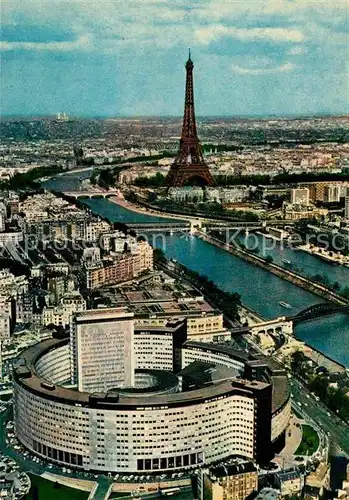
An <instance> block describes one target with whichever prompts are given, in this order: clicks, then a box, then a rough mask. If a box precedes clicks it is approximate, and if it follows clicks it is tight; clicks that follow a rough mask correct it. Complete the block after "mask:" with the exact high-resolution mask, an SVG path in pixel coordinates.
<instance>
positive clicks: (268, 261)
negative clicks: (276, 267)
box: [265, 255, 274, 264]
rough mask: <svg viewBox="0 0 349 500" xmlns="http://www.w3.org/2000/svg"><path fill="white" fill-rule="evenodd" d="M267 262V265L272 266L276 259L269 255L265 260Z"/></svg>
mask: <svg viewBox="0 0 349 500" xmlns="http://www.w3.org/2000/svg"><path fill="white" fill-rule="evenodd" d="M265 262H266V263H267V264H271V263H272V262H274V259H273V257H272V256H271V255H267V256H266V258H265Z"/></svg>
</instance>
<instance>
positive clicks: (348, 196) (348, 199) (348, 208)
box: [344, 187, 349, 220]
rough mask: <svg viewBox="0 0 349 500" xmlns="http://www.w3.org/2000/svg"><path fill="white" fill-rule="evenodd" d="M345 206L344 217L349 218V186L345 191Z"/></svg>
mask: <svg viewBox="0 0 349 500" xmlns="http://www.w3.org/2000/svg"><path fill="white" fill-rule="evenodd" d="M344 199H345V206H344V218H345V219H347V220H349V187H347V189H346V193H345V198H344Z"/></svg>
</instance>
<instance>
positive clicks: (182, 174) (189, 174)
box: [166, 51, 214, 187]
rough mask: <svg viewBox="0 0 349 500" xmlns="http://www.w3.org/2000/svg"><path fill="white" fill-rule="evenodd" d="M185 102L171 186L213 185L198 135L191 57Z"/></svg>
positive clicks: (187, 70) (187, 69) (187, 73)
mask: <svg viewBox="0 0 349 500" xmlns="http://www.w3.org/2000/svg"><path fill="white" fill-rule="evenodd" d="M185 68H186V83H185V103H184V116H183V126H182V134H181V139H180V141H179V148H178V153H177V156H176V158H175V161H174V162H173V164H172V166H171V169H170V171H169V173H168V175H167V178H166V184H167V185H168V186H169V187H170V186H172V187H182V186H188V185H189V186H190V185H202V186H213V185H214V180H213V177H212V175H211V172H210V170H209V168H208V166H207V165H206V163H205V161H204V157H203V154H202V148H201V144H200V141H199V138H198V136H197V131H196V121H195V109H194V83H193V69H194V64H193V61H192V60H191V57H190V51H189V59H188V61H187V63H186V65H185Z"/></svg>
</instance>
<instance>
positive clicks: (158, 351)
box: [134, 328, 174, 371]
mask: <svg viewBox="0 0 349 500" xmlns="http://www.w3.org/2000/svg"><path fill="white" fill-rule="evenodd" d="M134 356H135V369H149V370H150V369H153V370H168V371H172V370H173V368H174V367H173V336H172V334H171V333H166V332H159V333H156V332H155V333H154V332H150V331H147V330H146V328H145V329H144V331H138V332H137V333H136V332H135V334H134Z"/></svg>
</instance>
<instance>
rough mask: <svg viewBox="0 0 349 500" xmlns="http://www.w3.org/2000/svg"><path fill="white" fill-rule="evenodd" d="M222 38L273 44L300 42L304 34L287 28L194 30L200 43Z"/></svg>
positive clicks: (206, 28) (220, 27)
mask: <svg viewBox="0 0 349 500" xmlns="http://www.w3.org/2000/svg"><path fill="white" fill-rule="evenodd" d="M222 36H229V37H231V38H236V39H238V40H247V41H256V40H271V41H274V42H294V43H297V42H302V41H303V40H304V34H303V33H302V32H301V31H300V30H298V29H288V28H278V27H275V28H273V27H269V28H235V27H228V26H223V25H215V26H210V27H205V28H199V29H198V30H196V37H197V40H198V41H199V42H200V43H203V44H207V43H209V42H211V41H212V40H216V39H217V38H220V37H222Z"/></svg>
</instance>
